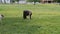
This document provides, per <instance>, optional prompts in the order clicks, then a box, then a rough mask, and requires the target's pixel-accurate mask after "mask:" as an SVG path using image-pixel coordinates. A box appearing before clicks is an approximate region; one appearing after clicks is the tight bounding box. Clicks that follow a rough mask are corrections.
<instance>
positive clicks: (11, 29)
mask: <svg viewBox="0 0 60 34" xmlns="http://www.w3.org/2000/svg"><path fill="white" fill-rule="evenodd" d="M30 21H31V20H29V19H26V20H24V19H22V18H20V17H11V18H5V19H4V20H3V22H2V23H3V25H2V26H1V28H0V32H1V33H2V34H34V33H35V32H38V29H39V28H40V26H38V25H31V24H30V23H31V22H30ZM32 23H33V22H32Z"/></svg>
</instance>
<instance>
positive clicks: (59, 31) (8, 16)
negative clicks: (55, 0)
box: [0, 4, 60, 34]
mask: <svg viewBox="0 0 60 34" xmlns="http://www.w3.org/2000/svg"><path fill="white" fill-rule="evenodd" d="M23 10H31V11H32V13H33V14H32V19H31V20H29V19H26V20H24V19H23V18H22V13H23ZM0 14H3V15H4V16H5V17H4V19H3V20H2V22H1V21H0V34H60V5H56V4H40V5H38V4H37V5H32V4H31V5H25V4H23V5H20V4H3V5H2V4H0Z"/></svg>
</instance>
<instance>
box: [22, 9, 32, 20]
mask: <svg viewBox="0 0 60 34" xmlns="http://www.w3.org/2000/svg"><path fill="white" fill-rule="evenodd" d="M31 15H32V12H31V11H29V10H24V11H23V18H24V19H26V18H27V16H29V17H30V19H31Z"/></svg>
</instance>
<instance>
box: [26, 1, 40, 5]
mask: <svg viewBox="0 0 60 34" xmlns="http://www.w3.org/2000/svg"><path fill="white" fill-rule="evenodd" d="M27 1H28V2H34V5H35V3H36V2H40V0H27Z"/></svg>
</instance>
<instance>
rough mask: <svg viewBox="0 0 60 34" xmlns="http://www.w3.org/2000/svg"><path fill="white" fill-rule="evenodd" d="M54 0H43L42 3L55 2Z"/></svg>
mask: <svg viewBox="0 0 60 34" xmlns="http://www.w3.org/2000/svg"><path fill="white" fill-rule="evenodd" d="M53 1H54V0H41V2H42V3H53Z"/></svg>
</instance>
